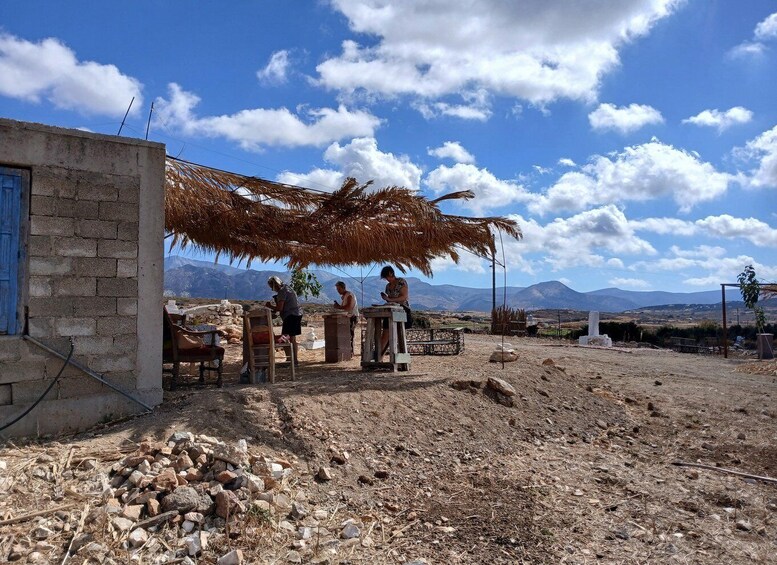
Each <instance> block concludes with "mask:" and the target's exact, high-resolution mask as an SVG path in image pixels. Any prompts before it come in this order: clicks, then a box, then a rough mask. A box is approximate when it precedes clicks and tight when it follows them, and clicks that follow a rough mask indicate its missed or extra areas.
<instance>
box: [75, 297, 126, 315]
mask: <svg viewBox="0 0 777 565" xmlns="http://www.w3.org/2000/svg"><path fill="white" fill-rule="evenodd" d="M115 314H116V299H115V298H112V297H109V296H90V297H84V298H73V315H74V316H76V317H89V316H113V315H115Z"/></svg>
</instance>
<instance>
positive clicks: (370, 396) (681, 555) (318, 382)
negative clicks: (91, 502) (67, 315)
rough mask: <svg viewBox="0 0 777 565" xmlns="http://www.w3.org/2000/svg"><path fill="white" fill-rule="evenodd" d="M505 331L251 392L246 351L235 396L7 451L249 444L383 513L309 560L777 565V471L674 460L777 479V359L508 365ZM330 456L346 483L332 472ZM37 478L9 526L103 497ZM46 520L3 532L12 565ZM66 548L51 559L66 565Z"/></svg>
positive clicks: (340, 496)
mask: <svg viewBox="0 0 777 565" xmlns="http://www.w3.org/2000/svg"><path fill="white" fill-rule="evenodd" d="M500 341H501V338H498V337H491V336H481V335H467V336H466V348H465V351H464V352H463V353H462V354H461V355H458V356H426V357H424V356H418V357H413V360H412V366H411V370H410V371H409V372H408V373H397V374H391V373H363V372H361V371H360V370H359V364H358V361H357V360H356V359H354V360H352V361H349V362H344V363H339V364H325V363H323V350H315V351H302V353H301V355H300V358H301V359H300V361H301V367H300V370H299V373H298V378H297V380H296V381H294V382H290V381H283V382H279V383H276V384H275V385H240V384H238V378H237V372H238V370H239V365H240V361H239V355H240V346H239V345H238V346H230V349H229V360H230V363H229V364H228V366H227V368H226V373H225V374H226V378H225V381H226V382H225V386H224V388H223V389H216V388H213V387H206V388H195V387H192V388H184V389H182V390H177V391H175V392H171V393H166V398H165V402H164V404H163V405H162V406H160V407H159V408H158V409H156V410H155V411H154V413H152V414H150V415H146V416H142V417H138V418H134V419H131V420H129V421H125V422H122V423H116V424H111V425H106V426H104V427H102V428H101V429H97V430H92V431H90V432H89V433H85V434H80V435H78V436H74V437H66V438H56V439H55V440H49V441H44V442H37V443H34V444H29V445H25V446H16V445H13V444H11V443H7V444H6V445H5V446H4V447H3V448H2V449H0V460H2V461H6V462H7V469H8V470H7V471H6V472H8V473H10V472H11V471H13V472H15V473H17V474H18V476H20V477H21V476H22V475H21V474H20V473H23V472H24V470H25V469H29V468H30V466H29V464H28V466H27V467H24V465H25V461H28V460H33V461H34V460H35V457H37V456H38V454H40V453H46V454H48V455H50V456H51V457H52V458H53V459H54V460H56V461H60V460H64V459H65V455H66V454H68V453H70V457H71V458H72V459H73V460H84V459H85V457H86V456H87V455H88V456H91V457H95V458H96V459H97V460H98V462H99V463H100V465H102V466H103V467H104V468H109V467H110V466H111V464H112V463H113V462H114V461H115V460H116V457H117V456H116V453H117V451H121V452H126V451H127V449H131V448H132V446H134V445H136V444H137V442H140V441H141V440H143V439H154V440H166V439H167V438H168V437H169V436H170V434H171V433H172V432H174V431H177V430H186V431H190V432H192V433H195V434H207V435H209V436H215V437H218V438H221V439H223V440H224V441H227V442H236V441H237V440H239V439H246V440H247V442H248V444H249V446H250V448H251V449H254V450H256V451H259V452H262V453H266V454H269V455H272V456H274V457H280V458H284V459H287V460H288V461H290V462H291V463H292V465H293V467H294V469H295V472H296V475H295V477H296V478H295V481H296V482H295V483H294V486H295V488H299V489H302V490H304V491H305V493H306V497H307V502H308V503H309V504H310V505H311V506H313V507H315V508H321V509H326V510H328V511H329V512H330V513H332V512H334V513H337V512H338V511H339V512H341V513H347V514H348V515H351V516H360V517H361V519H362V523H364V524H369V532H370V535H369V541H367V540H366V539H365V537H363V538H362V540H361V543H360V544H352V545H348V546H347V547H343V548H342V549H341V550H340V551H339V553H338V554H337V556H334V557H329V558H328V561H324V560H321V559H318V560H317V559H316V558H315V556H308V557H304V559H303V562H308V561H311V562H317V563H324V562H327V563H375V564H380V563H408V564H409V563H429V564H480V563H483V564H486V563H489V564H490V563H580V564H582V563H715V564H718V563H777V481H776V482H775V483H773V484H769V483H767V482H761V481H756V480H753V479H745V478H742V477H737V476H733V475H730V474H723V473H720V472H715V471H711V470H705V469H700V468H691V467H680V466H676V465H673V464H672V463H673V462H676V461H683V462H689V463H700V464H705V465H710V466H718V467H722V468H726V469H731V470H736V471H739V472H743V473H749V474H755V475H763V476H770V477H777V425H776V424H777V406H775V398H776V397H777V363H775V362H774V361H762V362H759V361H754V360H752V358H750V359H728V360H725V359H723V358H722V357H720V356H714V355H706V356H702V355H692V354H678V353H674V352H670V351H664V350H652V349H626V348H613V349H609V350H608V349H599V348H582V347H577V346H573V345H570V344H563V345H562V344H560V343H558V342H553V341H542V340H537V339H518V338H514V339H513V340H512V341H510V343H512V345H513V347H514V348H515V350H516V352H517V353H518V356H519V359H518V361H517V362H514V363H507V364H505V365H504V368H502V366H501V364H498V363H489V362H488V357H489V354H490V353H491V351H492V350H493V349H494V346H495V344H496V343H499V342H500ZM280 374H281V375H283V374H284V371H283V370H281V371H280ZM489 376H495V377H499V378H501V379H504V380H505V381H507V382H508V383H510V384H511V385H512V386H513V387H514V388H515V389H516V390H517V391H518V394H517V401H516V403H515V405H514V406H513V407H506V406H503V405H500V404H498V403H496V402H494V400H492V398H491V397H489V396H488V395H486V394H484V392H483V389H482V388H477V387H475V386H473V387H468V388H466V387H465V390H458V389H456V388H454V387H452V386H451V384H452V383H453V382H454V381H457V380H471V381H479V382H482V381H485V380H486V379H487V378H488V377H489ZM72 452H75V457H73V456H72ZM321 466H329V467H330V468H331V470H332V471H331V472H332V480H330V481H325V482H321V481H317V480H315V474H316V472H317V470H318V469H319V468H320V467H321ZM1 473H3V471H0V476H2V475H1ZM30 480H31V481H32V482H25V483H24V484H22V482H21V481H20V482H18V483H17V484H16V485H15V486H14V487H12V488H10V489H9V490H8V492H7V493H5V494H4V495H3V496H2V497H0V498H2V500H0V519H3V518H10V517H13V516H18V515H20V514H22V513H24V512H28V511H32V510H38V509H41V508H47V507H53V506H55V505H62V504H63V503H66V502H68V501H78V502H79V503H80V502H82V501H83V500H84V499H85V498H84V497H86V498H88V497H89V496H91V495H89V491H88V490H82V491H81V492H80V493H76V494H72V493H71V492H69V490H70V491H72V490H73V489H69V490H68V489H65V492H64V493H59V495H57V494H56V493H54V492H53V487H51V488H49V487H48V486H47V484H46V483H45V482H44V481H43V480H42V479H41V484H40V485H36V484H35V483H34V481H36V480H38V479H35V478H32V479H30ZM47 489H48V490H47ZM31 493H34V495H31ZM95 504H99V502H95ZM72 512H74V514H73V516H74V518H76V517H77V515H78V512H77V509H74V510H72ZM33 526H34V523H29V522H28V523H26V524H16V525H13V526H0V561H2V560H3V559H5V558H6V555H7V554H8V552H9V551H10V547H11V546H12V544H13V543H15V542H17V541H18V538H19V537H20V536H23V535H24V530H25V528H26V529H28V530H29V528H32V527H33ZM261 535H264V536H267V537H268V538H269V537H272V536H273V533H272V531H270V530H268V531H265V532H264V533H263V534H261ZM59 541H60V542H61V543H60V544H59V545H57V544H56V543H54V542H52V545H54V546H55V547H54V549H51V550H50V552H49V554H48V558H49V559H50V561H43V562H52V563H53V562H57V563H59V562H61V560H62V556H63V554H64V552H65V548H66V547H67V542H68V541H69V539H68V537H67V535H66V534H65V533H63V534H62V536H61V540H59ZM60 546H61V547H60ZM232 547H243V548H245V549H246V551H247V553H249V554H250V555H253V557H251V558H249V559H248V560H247V562H252V563H253V562H256V563H286V562H288V555H289V551H290V549H291V548H290V547H289V546H288V545H281V544H277V543H276V544H274V545H273V544H269V543H267V544H264V545H263V544H262V543H260V540H258V539H257V538H256V536H254V537H253V538H252V537H251V536H244V537H242V538H241V537H237V538H236V539H234V540H233V541H232ZM258 547H261V548H262V549H261V551H259V550H258V549H256V551H255V553H251V548H258ZM218 556H219V554H218V553H215V552H203V554H202V556H201V557H200V558H199V559H198V562H200V563H215V561H216V558H217V557H218ZM116 559H117V562H128V559H129V558H128V553H126V552H124V553H123V555H120V556H116ZM19 562H21V563H24V562H25V561H24V560H21V561H19ZM39 562H41V561H39ZM69 562H72V563H85V562H87V561H85V560H84V559H79V558H78V555H76V556H75V557H71V558H70V561H69ZM140 562H142V560H141V561H140Z"/></svg>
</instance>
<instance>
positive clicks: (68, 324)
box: [54, 318, 97, 336]
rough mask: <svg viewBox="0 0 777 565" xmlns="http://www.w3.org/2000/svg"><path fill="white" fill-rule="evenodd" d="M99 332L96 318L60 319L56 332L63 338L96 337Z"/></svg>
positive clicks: (57, 321) (57, 320) (56, 321)
mask: <svg viewBox="0 0 777 565" xmlns="http://www.w3.org/2000/svg"><path fill="white" fill-rule="evenodd" d="M96 330H97V321H96V320H95V318H58V319H56V320H55V321H54V331H55V332H56V333H57V334H59V335H61V336H75V335H94V334H95V331H96Z"/></svg>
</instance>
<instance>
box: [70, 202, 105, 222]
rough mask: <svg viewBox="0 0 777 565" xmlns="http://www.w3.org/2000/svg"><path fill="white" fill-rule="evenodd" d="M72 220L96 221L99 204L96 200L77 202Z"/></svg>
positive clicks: (98, 214) (98, 215)
mask: <svg viewBox="0 0 777 565" xmlns="http://www.w3.org/2000/svg"><path fill="white" fill-rule="evenodd" d="M73 217H74V218H83V219H87V220H96V219H97V218H99V217H100V204H99V202H97V201H96V200H79V201H78V206H76V207H75V209H74V210H73Z"/></svg>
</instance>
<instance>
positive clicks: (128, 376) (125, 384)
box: [105, 371, 138, 398]
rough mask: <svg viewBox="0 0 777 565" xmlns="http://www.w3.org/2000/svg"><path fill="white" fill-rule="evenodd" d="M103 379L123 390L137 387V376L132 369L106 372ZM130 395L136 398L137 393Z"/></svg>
mask: <svg viewBox="0 0 777 565" xmlns="http://www.w3.org/2000/svg"><path fill="white" fill-rule="evenodd" d="M105 380H106V381H108V382H109V383H111V384H112V385H113V386H115V387H116V388H118V389H120V390H123V391H125V392H132V391H133V390H136V389H137V388H138V377H137V376H136V375H135V373H133V372H132V371H114V372H111V373H108V374H107V375H106V378H105ZM132 396H134V397H135V398H137V395H134V394H133V395H132Z"/></svg>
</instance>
